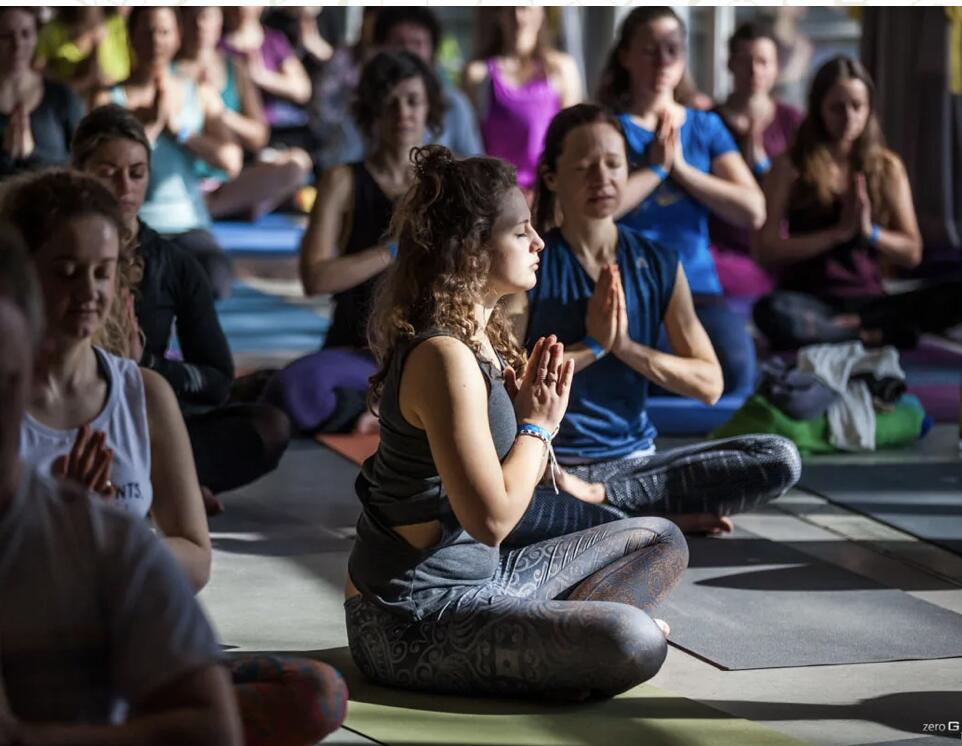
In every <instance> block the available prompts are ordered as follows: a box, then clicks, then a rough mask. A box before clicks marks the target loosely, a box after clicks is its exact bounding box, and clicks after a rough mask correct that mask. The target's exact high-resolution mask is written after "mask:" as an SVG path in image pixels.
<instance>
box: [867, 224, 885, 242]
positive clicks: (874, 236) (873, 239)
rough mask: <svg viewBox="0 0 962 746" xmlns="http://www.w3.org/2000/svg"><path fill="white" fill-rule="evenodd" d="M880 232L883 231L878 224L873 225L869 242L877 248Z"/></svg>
mask: <svg viewBox="0 0 962 746" xmlns="http://www.w3.org/2000/svg"><path fill="white" fill-rule="evenodd" d="M880 230H882V229H881V228H879V227H878V223H872V230H871V232H870V233H869V234H868V242H869V243H870V244H871V245H872V246H875V245H876V244H878V234H879V231H880Z"/></svg>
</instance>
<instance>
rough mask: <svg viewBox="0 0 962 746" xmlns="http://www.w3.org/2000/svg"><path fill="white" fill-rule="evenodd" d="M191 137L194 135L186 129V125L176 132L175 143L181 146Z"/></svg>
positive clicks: (188, 128)
mask: <svg viewBox="0 0 962 746" xmlns="http://www.w3.org/2000/svg"><path fill="white" fill-rule="evenodd" d="M193 135H194V133H193V132H191V131H190V127H188V126H187V125H184V126H183V127H181V128H180V129H179V130H177V142H179V143H180V144H181V145H183V144H184V143H186V142H187V141H188V140H189V139H190V138H191V137H193Z"/></svg>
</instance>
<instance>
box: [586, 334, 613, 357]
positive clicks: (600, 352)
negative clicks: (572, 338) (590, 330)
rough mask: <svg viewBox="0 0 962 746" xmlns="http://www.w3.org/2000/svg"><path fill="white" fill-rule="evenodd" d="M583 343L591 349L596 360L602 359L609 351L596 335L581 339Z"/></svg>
mask: <svg viewBox="0 0 962 746" xmlns="http://www.w3.org/2000/svg"><path fill="white" fill-rule="evenodd" d="M581 344H583V345H584V346H585V347H587V348H588V349H589V350H591V354H592V355H594V356H595V360H601V358H603V357H604V356H605V355H606V354H607V353H606V352H605V348H604V347H602V346H601V343H600V342H599V341H598V340H597V339H595V338H594V337H589V336H585V338H584V339H582V340H581Z"/></svg>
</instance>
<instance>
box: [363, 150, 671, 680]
mask: <svg viewBox="0 0 962 746" xmlns="http://www.w3.org/2000/svg"><path fill="white" fill-rule="evenodd" d="M413 160H414V164H415V173H416V175H415V183H414V185H413V186H412V187H411V189H410V190H409V191H408V192H407V194H406V195H405V196H404V198H403V199H402V201H401V203H400V204H399V205H398V207H397V209H396V211H395V215H394V218H393V220H392V223H391V235H393V236H396V237H397V242H398V260H397V262H396V263H395V264H394V265H393V266H392V268H391V269H390V270H389V272H388V275H387V277H386V279H385V281H384V284H383V286H382V288H383V289H382V290H381V292H380V294H379V297H378V299H377V301H376V305H375V309H374V311H373V313H372V315H371V319H370V322H369V325H368V330H369V332H368V333H369V339H370V345H371V350H372V351H373V353H374V355H375V358H376V360H377V364H378V370H377V373H376V374H375V375H374V376H373V377H372V379H371V383H372V396H373V399H374V401H376V403H377V404H378V407H379V412H380V419H381V441H380V446H379V448H378V451H377V453H376V454H375V455H374V456H372V457H371V458H370V459H368V460H367V462H365V464H364V466H363V468H362V471H361V475H360V476H359V478H358V481H357V492H358V496H359V497H360V499H361V502H362V504H363V506H364V507H363V512H362V514H361V517H360V519H359V521H358V525H357V539H356V541H355V544H354V548H353V551H352V552H351V557H350V561H349V565H348V573H349V577H348V581H347V587H346V596H347V600H346V602H345V611H346V615H347V632H348V641H349V644H350V649H351V654H352V656H353V657H354V660H355V662H356V663H357V665H358V666H359V667H360V668H361V670H362V671H363V672H364V673H365V674H366V675H367V676H368V677H370V678H372V679H373V680H375V681H377V682H378V683H381V684H385V685H389V686H399V687H404V688H410V689H424V690H431V691H438V692H447V693H458V694H468V695H470V694H482V693H483V694H498V695H518V696H536V697H537V696H562V697H586V696H591V695H603V696H610V695H614V694H617V693H618V692H621V691H624V690H626V689H628V688H629V687H632V686H634V685H636V684H638V683H639V682H642V681H645V680H646V679H648V678H650V677H651V676H653V675H654V674H655V673H656V672H657V671H658V669H659V668H660V667H661V664H662V662H663V661H664V659H665V654H666V642H665V635H666V634H667V627H666V626H665V625H664V623H663V622H659V621H657V620H655V619H653V618H652V617H651V616H649V612H651V610H652V609H653V607H654V606H655V605H656V604H657V603H658V602H659V601H660V600H661V599H662V598H663V597H664V596H665V594H667V593H668V591H669V590H670V589H671V588H672V587H673V585H674V584H675V582H676V581H677V580H678V578H679V576H680V574H681V572H682V571H683V570H684V568H685V565H686V563H687V559H688V550H687V546H686V544H685V540H684V537H683V536H682V534H681V532H680V531H679V530H678V528H677V527H676V526H675V525H674V524H672V523H670V522H668V521H666V520H663V519H659V518H629V519H625V520H621V521H615V522H612V523H608V524H606V525H604V526H598V527H596V528H590V529H587V530H585V531H581V532H578V533H574V534H570V535H567V536H561V537H557V538H552V539H549V540H547V541H543V542H539V543H535V544H532V545H530V546H526V547H521V548H519V549H516V550H510V551H508V550H504V551H502V550H501V549H499V545H500V544H501V542H502V541H503V540H504V539H505V538H506V537H507V536H508V534H509V533H510V531H511V530H512V528H513V527H514V526H515V524H516V523H517V522H518V520H519V519H520V518H521V516H522V514H523V513H524V512H525V510H526V509H527V507H528V504H529V503H530V501H531V496H532V494H533V492H534V489H535V486H536V485H537V484H538V481H539V479H540V478H541V476H542V474H543V473H545V470H546V466H547V467H548V473H549V475H550V474H553V472H554V459H553V457H552V450H551V439H552V437H553V436H554V433H555V432H556V431H557V428H558V425H559V423H560V422H561V419H562V417H563V416H564V413H565V408H566V407H567V404H568V395H569V392H570V390H571V381H572V376H573V374H574V366H573V364H572V363H571V362H568V363H565V362H564V349H563V345H561V344H558V343H557V340H556V339H555V337H553V336H549V337H547V338H542V339H539V340H538V341H537V343H536V344H535V346H534V349H533V351H532V355H531V359H530V362H528V361H526V360H525V356H524V353H523V351H522V349H521V348H520V346H519V345H518V343H517V342H516V341H515V340H514V338H513V337H512V334H511V331H510V327H509V322H508V319H507V316H506V314H505V312H504V309H503V307H502V299H504V298H505V297H506V296H508V295H511V294H514V293H520V292H525V291H527V290H529V289H530V288H531V287H532V286H533V285H534V284H535V280H536V270H537V268H538V262H539V253H540V252H541V250H542V249H543V248H544V243H543V242H542V240H541V239H540V238H539V237H538V234H537V233H536V232H535V230H534V228H533V227H532V225H531V213H530V211H529V209H528V205H527V202H526V200H525V197H524V195H523V194H522V192H521V190H520V189H519V188H518V186H517V182H516V180H515V175H514V170H513V169H512V168H511V167H510V166H508V165H507V164H505V163H503V162H502V161H499V160H496V159H493V158H470V159H467V160H464V161H455V160H454V159H453V157H452V156H451V153H450V151H448V150H447V149H446V148H442V147H440V146H435V145H431V146H427V147H425V148H421V149H419V150H417V151H415V154H414V156H413ZM549 457H550V458H549Z"/></svg>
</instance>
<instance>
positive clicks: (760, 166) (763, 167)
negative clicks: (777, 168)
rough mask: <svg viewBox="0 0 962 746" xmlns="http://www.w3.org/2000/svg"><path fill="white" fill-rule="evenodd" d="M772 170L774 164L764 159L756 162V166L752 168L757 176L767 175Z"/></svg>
mask: <svg viewBox="0 0 962 746" xmlns="http://www.w3.org/2000/svg"><path fill="white" fill-rule="evenodd" d="M771 170H772V162H771V161H770V160H768V158H762V159H761V160H760V161H755V165H754V166H752V171H754V172H755V174H756V175H757V176H761V175H763V174H767V173H768V172H769V171H771Z"/></svg>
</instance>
